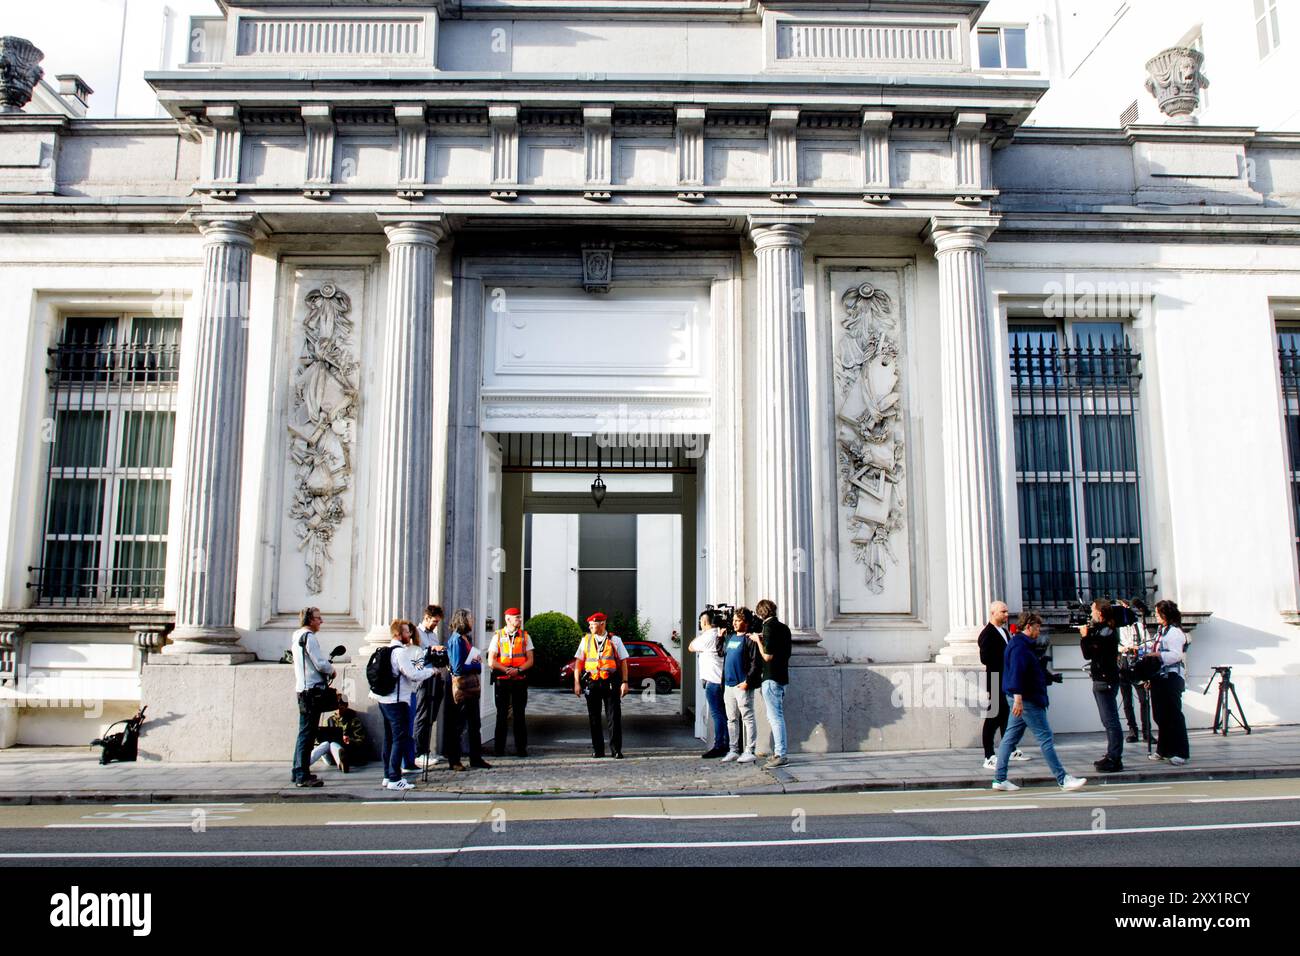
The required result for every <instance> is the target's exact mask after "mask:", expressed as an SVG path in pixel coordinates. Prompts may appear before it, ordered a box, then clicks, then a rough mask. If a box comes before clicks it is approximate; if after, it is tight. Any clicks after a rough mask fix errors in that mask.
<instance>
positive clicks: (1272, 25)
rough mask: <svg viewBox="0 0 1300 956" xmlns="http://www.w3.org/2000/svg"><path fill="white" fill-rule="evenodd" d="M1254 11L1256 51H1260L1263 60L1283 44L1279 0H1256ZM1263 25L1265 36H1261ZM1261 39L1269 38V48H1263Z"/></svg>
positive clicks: (1260, 57) (1253, 6)
mask: <svg viewBox="0 0 1300 956" xmlns="http://www.w3.org/2000/svg"><path fill="white" fill-rule="evenodd" d="M1261 8H1262V9H1261ZM1252 12H1253V14H1254V16H1253V19H1254V23H1255V46H1256V52H1258V54H1259V59H1260V61H1261V62H1262V61H1264V60H1267V59H1268V58H1269V57H1270V56H1272V55H1273V54H1274V53H1276V52H1277V48H1278V47H1280V46H1281V45H1282V28H1281V25H1280V22H1279V21H1280V16H1279V14H1278V10H1277V0H1255V2H1254V4H1253V5H1252ZM1261 26H1262V27H1263V28H1264V36H1263V37H1261V36H1260V27H1261ZM1261 39H1265V40H1267V43H1268V49H1267V50H1265V49H1262V48H1261V43H1260V41H1261Z"/></svg>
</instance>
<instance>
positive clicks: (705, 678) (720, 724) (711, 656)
mask: <svg viewBox="0 0 1300 956" xmlns="http://www.w3.org/2000/svg"><path fill="white" fill-rule="evenodd" d="M731 610H732V608H730V607H729V606H727V605H725V604H724V605H718V606H714V605H712V604H710V605H709V606H708V607H706V608H705V609H704V610H703V611H701V612H700V633H699V635H698V636H697V637H696V638H695V640H693V641H691V643H690V644H689V645H688V646H687V648H686V649H687V650H689V651H692V652H694V653H695V655H696V659H697V660H698V661H699V666H700V683H701V684H703V685H704V699H705V700H706V701H708V704H709V715H710V716H711V717H712V718H713V746H711V747H710V748H709V749H708V750H706V751H705V752H704V753H703V754H701V755H700V756H701V757H703V758H704V759H705V760H713V759H715V758H717V757H721V756H722V755H723V754H725V753H727V751H728V750H730V749H731V738H730V737H729V736H728V735H727V709H726V705H725V704H724V703H723V700H722V663H723V656H724V653H725V648H724V645H725V642H726V639H727V622H728V618H729V617H730V616H731Z"/></svg>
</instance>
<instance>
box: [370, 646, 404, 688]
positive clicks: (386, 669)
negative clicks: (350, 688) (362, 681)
mask: <svg viewBox="0 0 1300 956" xmlns="http://www.w3.org/2000/svg"><path fill="white" fill-rule="evenodd" d="M366 682H367V683H368V684H370V689H371V690H372V691H374V692H375V693H376V694H378V695H379V696H380V697H387V696H388V695H389V694H391V693H392V692H393V691H395V690H397V675H396V674H394V673H393V647H392V645H391V644H390V645H389V646H388V647H381V648H379V649H378V650H376V651H375V652H374V653H373V654H371V655H370V660H368V661H366Z"/></svg>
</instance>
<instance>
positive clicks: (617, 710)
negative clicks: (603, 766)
mask: <svg viewBox="0 0 1300 956" xmlns="http://www.w3.org/2000/svg"><path fill="white" fill-rule="evenodd" d="M620 685H621V682H620V681H617V680H594V681H591V682H590V683H589V684H587V720H588V722H589V723H590V724H591V750H592V752H593V753H594V754H596V756H598V757H603V756H605V734H606V733H608V734H609V749H610V750H611V751H612V752H613V753H616V754H618V753H622V752H623V707H622V702H621V698H620V696H619V688H620ZM602 702H603V703H604V705H605V726H604V727H603V728H602V727H601V725H600V705H601V703H602Z"/></svg>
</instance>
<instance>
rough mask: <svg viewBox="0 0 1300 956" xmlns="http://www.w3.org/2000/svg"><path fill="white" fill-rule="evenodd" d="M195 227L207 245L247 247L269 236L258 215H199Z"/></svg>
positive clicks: (217, 213) (195, 218)
mask: <svg viewBox="0 0 1300 956" xmlns="http://www.w3.org/2000/svg"><path fill="white" fill-rule="evenodd" d="M194 225H195V226H196V227H197V228H198V230H199V232H201V233H203V238H204V240H205V244H215V243H220V244H223V245H235V246H246V247H248V248H249V249H251V248H253V243H254V242H256V241H257V240H258V239H265V238H266V236H267V229H266V226H265V225H264V224H263V222H262V217H261V216H259V215H257V214H256V213H231V212H225V213H223V212H211V213H199V214H198V215H197V216H195V217H194Z"/></svg>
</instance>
